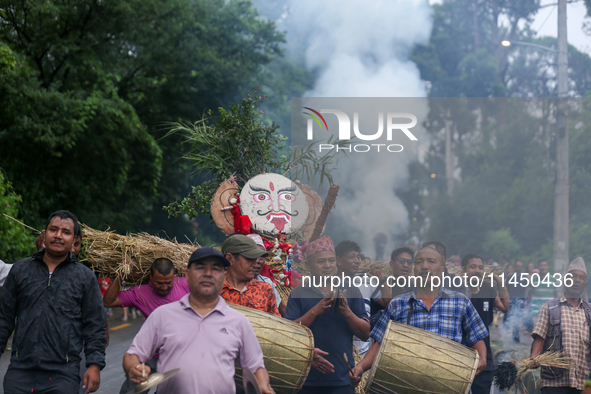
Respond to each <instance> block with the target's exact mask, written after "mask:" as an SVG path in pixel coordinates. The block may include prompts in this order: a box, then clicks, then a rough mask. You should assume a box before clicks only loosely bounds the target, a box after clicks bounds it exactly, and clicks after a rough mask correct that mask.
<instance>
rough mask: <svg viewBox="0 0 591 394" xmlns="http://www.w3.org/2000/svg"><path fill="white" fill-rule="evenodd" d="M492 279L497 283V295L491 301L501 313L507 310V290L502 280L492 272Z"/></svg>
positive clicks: (508, 306) (509, 300) (508, 302)
mask: <svg viewBox="0 0 591 394" xmlns="http://www.w3.org/2000/svg"><path fill="white" fill-rule="evenodd" d="M493 278H494V280H495V282H496V284H497V289H498V295H497V297H496V298H495V301H494V303H493V305H494V307H495V308H497V309H498V310H500V311H501V312H503V313H507V312H509V308H510V302H511V299H510V298H509V291H508V290H507V287H506V286H505V283H504V281H503V280H502V279H501V277H500V276H499V275H497V274H494V277H493Z"/></svg>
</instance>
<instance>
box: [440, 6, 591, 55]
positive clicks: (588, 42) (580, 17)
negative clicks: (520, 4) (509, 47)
mask: <svg viewBox="0 0 591 394" xmlns="http://www.w3.org/2000/svg"><path fill="white" fill-rule="evenodd" d="M429 3H430V4H434V3H441V0H429ZM556 3H557V0H541V5H542V6H546V7H543V8H541V9H540V11H538V13H537V14H536V17H535V19H534V22H533V24H532V29H533V30H536V31H538V36H540V37H544V36H551V37H556V30H557V19H556V18H557V11H556V6H555V5H549V4H556ZM586 13H587V9H586V8H585V4H584V3H583V0H578V1H576V2H573V3H569V4H567V10H566V18H567V25H568V31H567V36H568V42H569V43H570V44H571V45H574V46H575V47H576V48H577V49H578V50H580V51H582V52H586V53H588V54H590V55H591V36H587V35H585V33H583V30H582V26H583V22H584V21H591V18H585V15H586Z"/></svg>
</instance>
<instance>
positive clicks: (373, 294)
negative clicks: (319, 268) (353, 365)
mask: <svg viewBox="0 0 591 394" xmlns="http://www.w3.org/2000/svg"><path fill="white" fill-rule="evenodd" d="M335 253H336V256H337V267H338V269H339V273H338V276H339V277H341V278H342V276H343V275H344V276H345V277H347V276H348V277H350V278H351V283H352V285H353V286H355V287H357V288H358V289H359V292H360V293H361V296H362V297H363V303H364V305H365V310H366V311H367V314H368V315H370V314H371V302H370V300H373V301H375V302H377V303H378V304H380V305H382V306H384V307H386V306H387V305H388V304H387V303H386V302H385V301H384V300H382V292H381V290H380V288H379V280H378V279H377V278H376V279H374V280H373V283H374V285H373V286H372V284H371V282H372V281H371V276H370V275H367V274H359V273H358V271H359V266H360V265H361V257H360V254H361V248H360V247H359V245H357V243H355V242H353V241H342V242H340V243H339V244H338V245H337V246H336V248H335ZM355 277H360V278H359V279H355ZM353 344H354V345H355V347H356V348H357V351H358V352H359V354H365V353H366V352H367V351H368V350H369V347H370V342H369V340H367V341H361V340H359V339H358V338H354V339H353Z"/></svg>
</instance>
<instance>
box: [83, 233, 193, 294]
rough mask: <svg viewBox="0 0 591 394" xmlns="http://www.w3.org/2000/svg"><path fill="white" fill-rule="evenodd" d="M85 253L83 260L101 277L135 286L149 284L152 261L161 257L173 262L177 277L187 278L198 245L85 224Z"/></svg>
mask: <svg viewBox="0 0 591 394" xmlns="http://www.w3.org/2000/svg"><path fill="white" fill-rule="evenodd" d="M82 234H83V239H84V246H85V253H84V256H82V260H83V261H84V262H86V263H87V264H88V265H89V266H90V268H91V269H92V270H93V271H95V272H97V273H98V274H99V275H103V276H105V277H110V278H115V277H117V276H118V275H122V277H123V279H124V280H126V281H128V282H134V283H135V284H140V283H145V282H147V281H148V276H149V273H150V266H151V265H152V262H153V261H154V260H155V259H157V258H160V257H166V258H168V259H170V260H171V261H172V262H173V264H174V266H175V267H176V275H184V272H185V268H186V266H187V262H188V261H189V257H190V256H191V253H193V252H194V251H195V249H198V248H200V246H199V245H198V244H189V243H187V244H185V243H178V242H177V241H176V239H172V240H166V239H163V238H160V237H156V236H153V235H150V234H146V233H140V234H128V235H119V234H115V233H114V232H113V231H98V230H95V229H92V228H90V227H88V226H86V225H84V224H83V225H82Z"/></svg>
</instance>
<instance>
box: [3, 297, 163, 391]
mask: <svg viewBox="0 0 591 394" xmlns="http://www.w3.org/2000/svg"><path fill="white" fill-rule="evenodd" d="M122 316H123V312H122V310H121V309H120V308H115V309H114V316H113V317H110V318H108V320H109V333H110V342H109V346H108V347H107V356H106V360H107V365H106V367H105V368H104V369H103V370H102V371H101V386H100V388H99V389H98V391H96V393H97V394H118V393H119V390H120V389H121V385H122V384H123V381H124V380H125V374H124V373H123V368H122V366H121V363H122V361H123V355H124V354H125V352H126V351H127V349H129V346H130V345H131V341H132V340H133V338H134V336H135V334H136V333H137V332H138V331H139V329H140V327H141V325H142V323H143V322H144V319H143V318H139V317H138V318H137V319H135V320H133V319H131V318H130V319H129V320H128V321H127V322H122V321H121V318H122ZM9 362H10V352H9V351H5V352H4V354H2V357H1V358H0V379H1V380H3V379H4V374H5V373H6V369H7V368H8V364H9ZM85 370H86V369H85V367H84V360H83V361H82V365H81V371H82V373H84V371H85ZM155 391H156V389H155V388H154V389H152V390H150V394H151V393H154V392H155ZM80 393H83V391H82V390H81V391H80ZM0 394H4V388H3V385H2V384H0Z"/></svg>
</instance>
